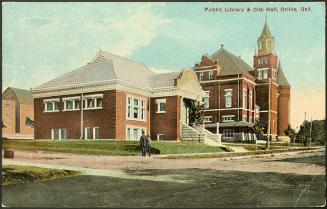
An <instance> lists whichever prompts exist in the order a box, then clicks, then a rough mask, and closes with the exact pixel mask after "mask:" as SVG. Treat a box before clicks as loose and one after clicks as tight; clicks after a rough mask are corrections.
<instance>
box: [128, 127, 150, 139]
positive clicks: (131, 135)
mask: <svg viewBox="0 0 327 209" xmlns="http://www.w3.org/2000/svg"><path fill="white" fill-rule="evenodd" d="M142 131H145V129H144V128H136V127H127V128H126V140H129V141H138V140H140V137H141V135H142Z"/></svg>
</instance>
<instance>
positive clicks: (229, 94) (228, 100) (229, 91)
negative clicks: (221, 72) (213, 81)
mask: <svg viewBox="0 0 327 209" xmlns="http://www.w3.org/2000/svg"><path fill="white" fill-rule="evenodd" d="M232 91H233V90H232V89H225V107H232Z"/></svg>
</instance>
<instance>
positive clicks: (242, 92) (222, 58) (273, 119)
mask: <svg viewBox="0 0 327 209" xmlns="http://www.w3.org/2000/svg"><path fill="white" fill-rule="evenodd" d="M194 71H195V72H196V74H197V76H198V79H199V82H200V84H201V86H202V88H203V90H204V91H205V97H204V98H203V101H204V104H205V108H206V109H205V110H204V111H205V113H204V114H205V122H206V128H207V129H208V130H210V131H211V132H214V133H215V132H216V130H219V132H220V133H222V134H223V138H233V137H234V135H235V134H236V133H247V132H250V129H251V127H252V126H253V124H254V122H255V120H256V119H259V118H260V120H262V121H264V122H266V123H267V128H266V130H267V131H268V130H269V133H270V134H271V135H273V136H276V135H279V136H285V133H284V130H285V129H286V128H287V126H288V123H289V104H290V84H289V83H288V81H287V79H286V77H285V75H284V72H283V69H282V67H281V62H280V61H279V60H278V56H277V55H276V51H275V39H274V37H273V36H272V34H271V32H270V30H269V27H268V24H267V21H266V22H265V25H264V27H263V30H262V33H261V35H260V37H259V38H258V41H257V50H256V51H255V53H254V56H253V68H252V67H250V66H249V65H248V64H247V63H246V62H245V61H244V60H242V59H241V57H240V56H235V55H234V54H232V53H231V52H229V51H227V50H226V49H225V48H224V46H223V45H221V47H220V49H219V50H218V51H216V52H215V53H213V54H212V55H210V56H209V55H208V54H205V55H203V56H202V58H201V61H200V63H198V64H196V65H195V66H194Z"/></svg>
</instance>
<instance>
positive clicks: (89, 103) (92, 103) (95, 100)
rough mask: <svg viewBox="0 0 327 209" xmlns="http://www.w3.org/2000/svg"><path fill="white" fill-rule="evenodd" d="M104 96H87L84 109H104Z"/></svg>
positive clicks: (84, 100) (84, 99)
mask: <svg viewBox="0 0 327 209" xmlns="http://www.w3.org/2000/svg"><path fill="white" fill-rule="evenodd" d="M102 100H103V94H93V95H85V96H84V98H83V108H84V109H85V110H88V109H102Z"/></svg>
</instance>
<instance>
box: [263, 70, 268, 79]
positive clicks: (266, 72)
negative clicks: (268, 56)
mask: <svg viewBox="0 0 327 209" xmlns="http://www.w3.org/2000/svg"><path fill="white" fill-rule="evenodd" d="M267 78H268V70H263V79H267Z"/></svg>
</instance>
